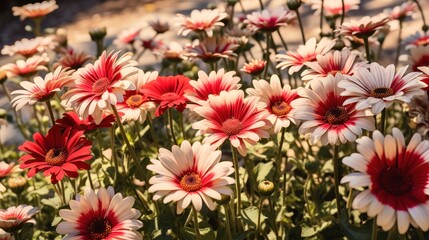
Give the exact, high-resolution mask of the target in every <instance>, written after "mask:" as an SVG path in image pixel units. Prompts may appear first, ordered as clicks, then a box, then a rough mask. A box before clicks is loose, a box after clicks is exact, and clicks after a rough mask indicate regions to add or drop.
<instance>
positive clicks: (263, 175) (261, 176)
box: [253, 161, 273, 182]
mask: <svg viewBox="0 0 429 240" xmlns="http://www.w3.org/2000/svg"><path fill="white" fill-rule="evenodd" d="M272 169H273V162H272V161H270V162H267V163H262V162H261V163H258V165H256V167H255V168H254V169H253V172H254V173H255V175H256V181H257V182H261V181H264V180H266V179H268V175H270V172H271V170H272Z"/></svg>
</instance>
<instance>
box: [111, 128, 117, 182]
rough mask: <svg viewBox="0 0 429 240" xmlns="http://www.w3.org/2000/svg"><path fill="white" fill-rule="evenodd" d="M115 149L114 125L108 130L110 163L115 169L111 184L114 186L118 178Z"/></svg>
mask: <svg viewBox="0 0 429 240" xmlns="http://www.w3.org/2000/svg"><path fill="white" fill-rule="evenodd" d="M115 149H116V147H115V125H114V124H113V125H112V127H111V128H110V150H111V152H112V159H111V160H112V162H113V164H114V168H115V176H114V177H113V182H114V183H115V184H116V183H117V181H118V177H119V164H118V159H117V158H116V150H115Z"/></svg>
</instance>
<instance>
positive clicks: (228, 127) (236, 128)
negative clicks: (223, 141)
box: [222, 118, 243, 136]
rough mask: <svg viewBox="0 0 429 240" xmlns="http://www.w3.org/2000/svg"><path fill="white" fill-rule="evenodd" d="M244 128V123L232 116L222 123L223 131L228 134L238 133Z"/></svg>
mask: <svg viewBox="0 0 429 240" xmlns="http://www.w3.org/2000/svg"><path fill="white" fill-rule="evenodd" d="M242 128H243V124H242V123H241V122H240V120H238V119H235V118H230V119H228V120H226V121H225V122H223V123H222V131H223V132H224V133H226V135H228V136H231V135H235V134H238V133H239V132H240V131H241V129H242Z"/></svg>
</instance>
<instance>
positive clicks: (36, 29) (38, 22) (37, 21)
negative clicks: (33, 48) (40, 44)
mask: <svg viewBox="0 0 429 240" xmlns="http://www.w3.org/2000/svg"><path fill="white" fill-rule="evenodd" d="M33 22H34V29H33V33H34V35H35V36H36V37H38V36H41V35H42V31H41V23H42V18H41V17H36V18H33Z"/></svg>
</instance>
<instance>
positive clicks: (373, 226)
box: [371, 216, 395, 240]
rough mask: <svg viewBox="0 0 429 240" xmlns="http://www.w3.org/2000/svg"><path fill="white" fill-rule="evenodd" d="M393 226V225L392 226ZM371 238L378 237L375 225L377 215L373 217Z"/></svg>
mask: <svg viewBox="0 0 429 240" xmlns="http://www.w3.org/2000/svg"><path fill="white" fill-rule="evenodd" d="M393 228H395V227H393ZM371 236H372V237H371V239H372V240H377V237H378V226H377V216H375V217H374V222H373V223H372V234H371Z"/></svg>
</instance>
